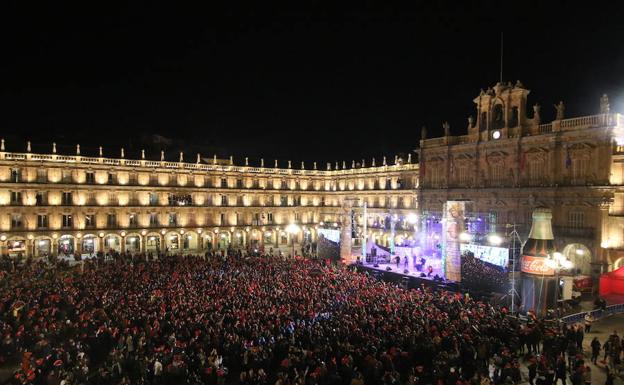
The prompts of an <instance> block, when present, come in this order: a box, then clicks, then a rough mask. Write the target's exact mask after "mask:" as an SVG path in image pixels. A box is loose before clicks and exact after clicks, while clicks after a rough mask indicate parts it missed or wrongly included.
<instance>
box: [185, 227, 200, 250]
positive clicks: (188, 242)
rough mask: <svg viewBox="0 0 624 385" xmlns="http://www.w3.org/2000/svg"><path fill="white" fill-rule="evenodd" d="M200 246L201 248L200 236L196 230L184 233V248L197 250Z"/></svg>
mask: <svg viewBox="0 0 624 385" xmlns="http://www.w3.org/2000/svg"><path fill="white" fill-rule="evenodd" d="M198 248H199V238H198V236H197V233H196V232H194V231H189V232H187V233H184V234H183V235H182V249H184V250H197V249H198Z"/></svg>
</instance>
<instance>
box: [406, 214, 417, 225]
mask: <svg viewBox="0 0 624 385" xmlns="http://www.w3.org/2000/svg"><path fill="white" fill-rule="evenodd" d="M407 222H408V223H411V224H412V225H413V224H415V223H416V222H418V215H416V214H414V213H409V214H407Z"/></svg>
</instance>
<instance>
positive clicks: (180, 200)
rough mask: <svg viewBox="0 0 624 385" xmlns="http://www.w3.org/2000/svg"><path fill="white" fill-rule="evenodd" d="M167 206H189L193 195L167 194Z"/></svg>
mask: <svg viewBox="0 0 624 385" xmlns="http://www.w3.org/2000/svg"><path fill="white" fill-rule="evenodd" d="M168 200H169V206H191V205H192V204H193V197H191V194H169V197H168Z"/></svg>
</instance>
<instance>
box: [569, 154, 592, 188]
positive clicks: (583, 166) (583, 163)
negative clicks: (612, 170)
mask: <svg viewBox="0 0 624 385" xmlns="http://www.w3.org/2000/svg"><path fill="white" fill-rule="evenodd" d="M588 166H589V159H588V158H585V157H579V158H576V159H572V182H573V183H584V182H585V178H586V176H587V170H588V169H589V167H588Z"/></svg>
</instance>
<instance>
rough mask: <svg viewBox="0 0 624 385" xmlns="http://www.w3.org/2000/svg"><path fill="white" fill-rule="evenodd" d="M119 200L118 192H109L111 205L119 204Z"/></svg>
mask: <svg viewBox="0 0 624 385" xmlns="http://www.w3.org/2000/svg"><path fill="white" fill-rule="evenodd" d="M118 202H119V199H117V194H115V193H114V192H111V193H108V204H109V205H117V204H118Z"/></svg>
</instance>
